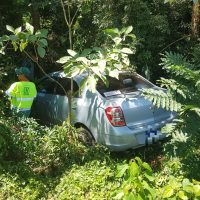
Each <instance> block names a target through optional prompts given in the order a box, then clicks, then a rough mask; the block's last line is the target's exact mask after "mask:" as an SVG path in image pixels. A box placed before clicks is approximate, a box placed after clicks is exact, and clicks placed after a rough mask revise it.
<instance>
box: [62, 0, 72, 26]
mask: <svg viewBox="0 0 200 200" xmlns="http://www.w3.org/2000/svg"><path fill="white" fill-rule="evenodd" d="M60 2H61V5H62V9H63V15H64V18H65V22H66V24H67V26H69V25H70V24H69V21H68V19H67V14H66V10H65V5H64V3H63V0H60Z"/></svg>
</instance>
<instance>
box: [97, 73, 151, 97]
mask: <svg viewBox="0 0 200 200" xmlns="http://www.w3.org/2000/svg"><path fill="white" fill-rule="evenodd" d="M107 79H108V81H109V86H108V87H106V85H105V84H104V83H103V81H102V80H100V79H99V81H98V83H97V86H96V88H97V90H98V92H99V93H100V94H101V95H102V96H104V97H109V96H115V95H120V94H126V93H131V92H136V91H138V90H139V89H142V88H151V87H153V84H152V83H150V82H148V81H146V80H145V79H143V78H142V77H140V76H138V75H137V74H120V75H119V79H116V78H113V77H109V76H107Z"/></svg>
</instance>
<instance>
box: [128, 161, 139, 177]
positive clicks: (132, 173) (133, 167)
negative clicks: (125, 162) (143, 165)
mask: <svg viewBox="0 0 200 200" xmlns="http://www.w3.org/2000/svg"><path fill="white" fill-rule="evenodd" d="M129 170H130V176H137V175H138V174H139V172H140V169H139V166H138V165H137V163H136V162H133V161H132V162H131V164H130V168H129Z"/></svg>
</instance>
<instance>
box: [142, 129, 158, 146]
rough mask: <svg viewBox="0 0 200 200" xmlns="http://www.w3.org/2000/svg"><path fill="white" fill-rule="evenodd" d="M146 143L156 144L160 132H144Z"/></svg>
mask: <svg viewBox="0 0 200 200" xmlns="http://www.w3.org/2000/svg"><path fill="white" fill-rule="evenodd" d="M145 135H146V143H147V144H152V143H153V142H156V141H158V140H159V136H160V135H161V133H160V131H157V130H150V131H146V133H145Z"/></svg>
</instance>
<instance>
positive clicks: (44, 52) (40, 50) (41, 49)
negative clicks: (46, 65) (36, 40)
mask: <svg viewBox="0 0 200 200" xmlns="http://www.w3.org/2000/svg"><path fill="white" fill-rule="evenodd" d="M37 52H38V54H39V56H40V57H41V58H44V56H45V54H46V51H45V49H44V48H43V47H41V46H38V47H37Z"/></svg>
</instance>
